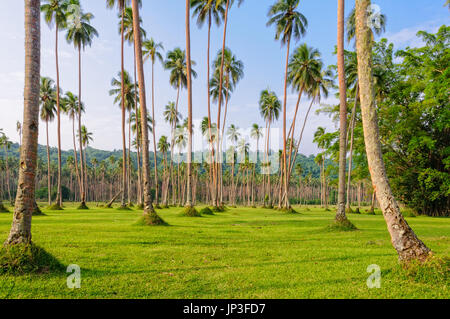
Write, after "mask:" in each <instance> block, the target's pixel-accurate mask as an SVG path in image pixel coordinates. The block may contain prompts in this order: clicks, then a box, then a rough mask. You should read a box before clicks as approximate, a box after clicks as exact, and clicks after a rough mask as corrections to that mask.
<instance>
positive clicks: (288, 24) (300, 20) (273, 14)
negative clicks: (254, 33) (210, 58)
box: [267, 0, 308, 208]
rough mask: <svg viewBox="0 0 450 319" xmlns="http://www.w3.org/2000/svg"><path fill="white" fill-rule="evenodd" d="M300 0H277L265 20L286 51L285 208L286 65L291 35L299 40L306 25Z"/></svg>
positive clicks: (285, 180)
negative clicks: (274, 30) (285, 46)
mask: <svg viewBox="0 0 450 319" xmlns="http://www.w3.org/2000/svg"><path fill="white" fill-rule="evenodd" d="M299 3H300V0H278V2H277V3H275V4H274V5H272V6H271V7H270V9H269V13H268V16H269V17H270V19H269V21H268V22H267V25H268V26H271V25H275V26H276V33H275V39H276V40H280V39H281V43H282V44H283V45H284V44H286V45H287V53H286V70H285V77H284V103H283V174H282V175H283V178H284V194H285V202H284V206H285V208H289V207H290V204H289V199H288V196H287V190H288V177H287V165H286V164H287V152H286V141H287V136H286V107H287V85H288V65H289V54H290V45H291V40H292V37H293V39H294V40H299V39H300V38H301V37H302V36H303V35H304V34H305V33H306V28H307V26H308V21H307V19H306V17H305V16H304V15H303V14H302V13H300V12H298V11H296V9H297V7H298V5H299Z"/></svg>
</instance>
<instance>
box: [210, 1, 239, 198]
mask: <svg viewBox="0 0 450 319" xmlns="http://www.w3.org/2000/svg"><path fill="white" fill-rule="evenodd" d="M242 2H243V0H238V6H240V5H241V4H242ZM224 4H225V16H224V28H223V39H222V58H221V65H220V71H219V74H220V76H219V90H218V92H222V89H223V84H224V64H225V47H226V39H227V27H228V15H229V11H230V8H231V6H232V5H233V4H234V0H216V9H217V8H219V7H220V6H223V5H224ZM222 102H223V98H222V94H219V100H218V108H217V131H218V132H217V134H220V125H221V112H222ZM220 141H221V138H220V136H218V138H217V146H216V147H217V152H216V157H217V158H216V163H215V166H216V169H215V174H217V177H216V179H215V190H214V196H213V201H215V203H214V206H216V207H217V206H219V202H218V195H219V178H218V174H219V166H218V164H219V156H222V154H221V153H220V152H219V143H220ZM220 162H221V161H220ZM220 173H222V171H220Z"/></svg>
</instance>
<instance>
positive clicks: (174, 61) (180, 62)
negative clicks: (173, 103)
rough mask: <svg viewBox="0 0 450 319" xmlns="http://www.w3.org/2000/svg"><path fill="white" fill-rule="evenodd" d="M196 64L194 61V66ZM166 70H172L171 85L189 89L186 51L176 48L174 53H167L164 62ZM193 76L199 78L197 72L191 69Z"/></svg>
mask: <svg viewBox="0 0 450 319" xmlns="http://www.w3.org/2000/svg"><path fill="white" fill-rule="evenodd" d="M195 64H196V63H195V61H192V66H194V65H195ZM164 68H165V69H166V70H170V79H169V81H170V84H171V85H172V86H173V87H174V88H176V89H177V88H179V87H180V88H181V87H182V88H187V63H186V51H183V50H181V49H180V48H175V49H174V50H173V51H169V52H168V53H167V58H166V61H165V62H164ZM191 72H192V76H193V77H194V78H196V77H197V72H195V71H194V70H193V69H191Z"/></svg>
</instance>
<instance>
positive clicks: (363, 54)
mask: <svg viewBox="0 0 450 319" xmlns="http://www.w3.org/2000/svg"><path fill="white" fill-rule="evenodd" d="M369 5H370V0H358V1H356V11H355V16H356V49H357V54H358V79H359V86H360V91H361V93H360V98H361V113H362V121H363V130H364V142H365V145H366V153H367V160H368V163H369V168H370V170H369V171H370V175H371V177H372V183H373V185H374V187H375V189H376V192H377V199H378V201H379V203H380V206H381V210H382V212H383V216H384V219H385V220H386V224H387V228H388V230H389V233H390V235H391V241H392V245H393V246H394V248H395V249H396V251H397V253H398V256H399V259H400V261H403V262H409V261H412V260H420V261H424V260H426V259H427V258H428V256H429V255H430V249H429V248H428V247H427V246H426V245H425V244H424V243H423V242H422V241H421V240H420V239H419V238H418V237H417V236H416V234H415V233H414V231H413V230H412V229H411V227H410V226H409V225H408V223H407V222H406V220H405V219H404V217H403V215H402V214H401V212H400V209H399V206H398V204H397V201H396V200H395V197H394V195H393V193H392V190H391V186H390V184H389V180H388V178H387V174H386V169H385V166H384V160H383V154H382V152H381V145H380V136H379V127H378V122H377V112H376V108H375V98H374V97H375V90H374V81H373V75H372V74H373V73H372V72H373V70H372V32H371V30H370V29H369V27H368V25H367V12H368V8H369Z"/></svg>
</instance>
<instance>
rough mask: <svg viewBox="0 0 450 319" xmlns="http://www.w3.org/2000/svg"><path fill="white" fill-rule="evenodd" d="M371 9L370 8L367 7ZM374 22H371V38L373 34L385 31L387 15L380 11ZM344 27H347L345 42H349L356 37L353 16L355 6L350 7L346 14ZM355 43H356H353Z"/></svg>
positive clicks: (354, 18)
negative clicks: (348, 12) (350, 9)
mask: <svg viewBox="0 0 450 319" xmlns="http://www.w3.org/2000/svg"><path fill="white" fill-rule="evenodd" d="M369 10H371V9H369ZM376 19H377V21H376V23H372V24H371V26H372V29H371V32H372V39H373V37H374V35H375V34H376V35H380V34H382V33H384V32H385V31H386V24H387V17H386V15H384V14H382V13H380V14H379V15H377V17H376ZM345 24H346V25H345V27H346V29H347V42H348V43H350V42H351V41H352V40H354V39H355V37H356V17H355V8H353V9H352V11H351V12H350V14H349V15H348V16H347V20H346V22H345ZM355 45H356V43H355Z"/></svg>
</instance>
